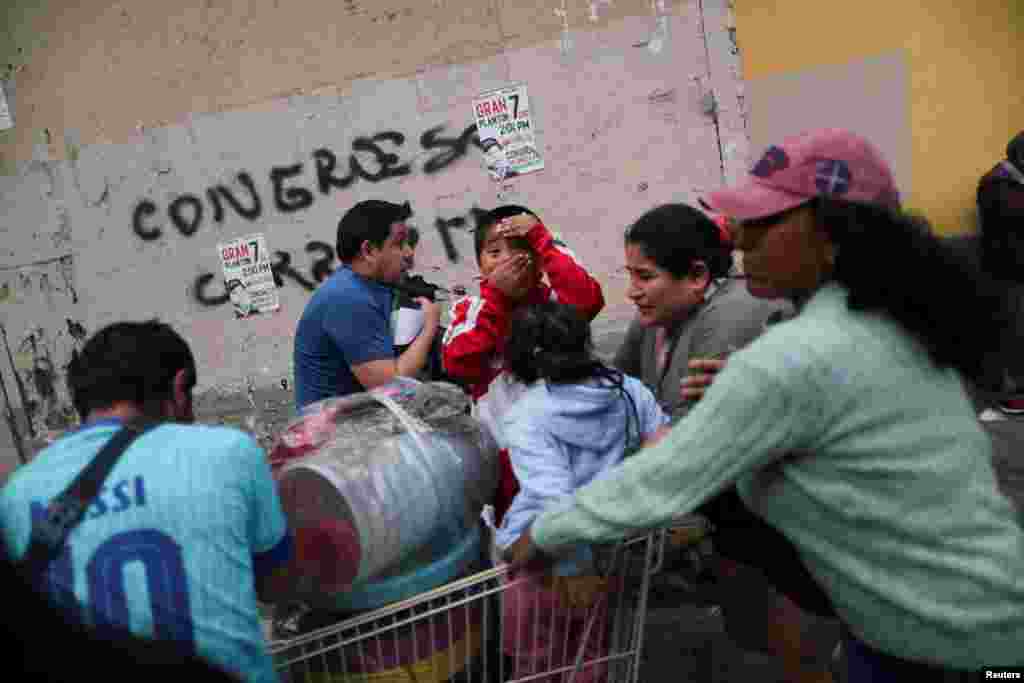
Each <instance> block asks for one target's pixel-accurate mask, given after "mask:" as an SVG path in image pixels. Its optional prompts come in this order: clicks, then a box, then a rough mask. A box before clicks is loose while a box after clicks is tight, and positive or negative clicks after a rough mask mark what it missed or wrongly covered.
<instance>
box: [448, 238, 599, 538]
mask: <svg viewBox="0 0 1024 683" xmlns="http://www.w3.org/2000/svg"><path fill="white" fill-rule="evenodd" d="M526 239H527V240H528V241H529V242H530V247H531V248H532V249H533V251H534V252H535V253H536V254H537V256H539V257H540V266H541V269H542V270H543V272H544V273H545V274H546V275H547V278H548V282H549V283H550V286H549V285H547V284H545V283H543V282H541V283H539V284H538V285H537V287H536V288H534V289H533V291H531V292H530V293H529V295H528V296H527V297H526V299H525V300H524V301H523V302H520V303H519V304H518V305H524V304H534V303H541V302H543V301H558V302H560V303H564V304H570V305H572V306H576V308H577V309H579V310H580V311H581V312H582V313H583V314H584V315H585V316H586V317H587V319H588V320H593V319H594V318H595V317H597V314H598V313H600V312H601V309H602V308H604V295H603V294H602V293H601V285H600V284H598V282H597V280H595V279H594V278H593V276H591V275H590V273H588V272H587V271H586V269H585V268H584V267H583V266H581V265H580V264H579V262H578V261H577V260H576V257H575V255H573V253H572V252H571V251H569V249H568V248H566V246H565V245H564V244H562V243H561V242H559V241H557V240H555V239H554V237H553V236H552V235H551V233H550V232H549V231H548V229H547V228H546V227H544V225H543V224H542V223H538V224H537V225H535V226H534V227H533V228H532V229H531V230H530V232H528V233H527V235H526ZM516 306H517V304H516V303H513V302H512V301H509V299H508V297H506V296H505V295H504V294H503V293H502V292H501V291H500V290H499V289H497V288H496V287H492V286H491V285H490V284H488V283H487V282H486V281H485V282H484V283H483V284H482V285H481V286H480V296H471V297H463V298H461V299H459V300H458V301H456V302H455V304H454V305H453V307H452V321H451V324H450V325H449V326H448V331H447V332H446V333H445V335H444V341H443V353H442V362H443V364H444V369H445V372H447V373H448V374H449V375H450V376H452V377H454V378H456V379H458V380H460V381H462V382H463V383H464V384H465V385H466V386H467V388H468V389H469V392H470V394H471V395H472V397H473V401H474V402H477V401H479V400H480V399H481V398H482V397H483V396H484V395H485V394H486V393H487V389H488V387H489V386H490V385H491V382H493V381H494V379H495V378H496V377H497V376H498V375H500V374H501V371H502V369H503V363H502V352H503V350H504V346H505V339H506V337H507V336H508V325H509V320H510V318H511V314H512V311H513V310H515V308H516ZM503 400H504V399H503ZM507 407H508V406H494V407H492V411H493V413H494V414H498V415H500V413H501V412H503V411H504V410H505V409H506V408H507ZM518 492H519V482H518V480H517V479H516V476H515V472H514V471H513V469H512V461H511V459H510V458H509V455H508V451H506V450H504V449H503V450H502V451H501V458H500V473H499V481H498V491H497V493H496V495H495V498H494V501H493V502H494V508H495V515H496V522H497V524H499V525H500V524H501V520H502V518H503V517H504V516H505V511H506V510H508V507H509V506H510V505H511V504H512V500H513V499H514V498H515V496H516V494H517V493H518Z"/></svg>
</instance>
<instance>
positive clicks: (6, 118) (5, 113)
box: [0, 81, 14, 130]
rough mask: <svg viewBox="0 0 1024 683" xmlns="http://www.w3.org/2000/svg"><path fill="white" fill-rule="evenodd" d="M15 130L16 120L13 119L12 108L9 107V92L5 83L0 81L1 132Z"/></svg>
mask: <svg viewBox="0 0 1024 683" xmlns="http://www.w3.org/2000/svg"><path fill="white" fill-rule="evenodd" d="M9 128H14V119H13V118H12V117H11V108H10V107H9V106H7V90H6V86H5V84H4V83H3V81H0V130H7V129H9Z"/></svg>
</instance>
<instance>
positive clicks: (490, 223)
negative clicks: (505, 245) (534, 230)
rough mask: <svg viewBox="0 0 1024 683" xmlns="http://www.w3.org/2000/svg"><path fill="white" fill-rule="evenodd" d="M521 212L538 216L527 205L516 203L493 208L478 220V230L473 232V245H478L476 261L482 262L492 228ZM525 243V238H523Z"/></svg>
mask: <svg viewBox="0 0 1024 683" xmlns="http://www.w3.org/2000/svg"><path fill="white" fill-rule="evenodd" d="M521 213H526V214H529V215H531V216H533V217H534V218H537V214H535V213H534V212H533V211H530V210H529V209H527V208H526V207H525V206H517V205H516V204H506V205H504V206H499V207H498V208H496V209H491V210H490V211H488V212H487V213H485V214H484V215H483V216H481V217H480V220H479V221H477V224H476V230H475V231H474V232H473V245H474V246H475V247H476V261H477V263H480V254H481V253H483V250H484V242H486V241H487V236H488V235H489V234H491V228H493V227H494V226H495V225H497V224H498V222H499V221H501V220H503V219H505V218H511V217H512V216H518V215H519V214H521ZM523 241H524V243H525V240H523Z"/></svg>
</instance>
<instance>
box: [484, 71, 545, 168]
mask: <svg viewBox="0 0 1024 683" xmlns="http://www.w3.org/2000/svg"><path fill="white" fill-rule="evenodd" d="M473 114H474V116H475V117H476V127H477V134H478V135H479V136H480V144H481V145H482V146H483V148H484V160H485V163H486V166H487V171H488V173H490V175H491V178H493V179H494V180H496V181H499V182H500V181H502V180H505V179H506V178H511V177H513V176H518V175H523V174H526V173H532V172H533V171H539V170H541V169H542V168H544V160H543V159H542V158H541V156H540V152H539V151H538V150H537V141H536V136H535V133H534V128H533V115H532V112H531V110H530V98H529V96H528V95H527V93H526V86H525V85H524V84H521V83H520V84H518V85H513V86H509V87H507V88H501V89H500V90H492V91H490V92H486V93H483V94H482V95H479V96H478V97H477V98H476V99H474V100H473Z"/></svg>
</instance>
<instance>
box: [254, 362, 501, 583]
mask: <svg viewBox="0 0 1024 683" xmlns="http://www.w3.org/2000/svg"><path fill="white" fill-rule="evenodd" d="M468 409H469V399H468V397H466V396H465V394H463V393H462V391H461V390H459V389H458V388H457V387H454V386H452V385H450V384H444V383H440V382H431V383H427V384H422V383H419V382H416V381H414V380H408V379H402V380H399V381H397V382H394V383H392V384H389V385H387V386H385V387H381V388H379V389H376V390H374V391H371V392H367V393H362V394H354V395H352V396H347V397H344V398H337V399H327V400H324V401H320V402H318V403H315V404H312V405H310V406H308V407H307V408H306V409H305V410H303V412H302V414H301V415H300V416H299V417H298V418H297V419H296V420H294V421H293V422H292V423H290V424H289V425H288V426H287V427H286V429H285V431H284V433H283V434H282V435H281V436H280V437H279V439H278V442H277V444H276V446H275V448H274V449H273V451H272V453H271V464H272V466H273V468H274V469H275V471H276V472H275V476H276V477H277V479H278V486H279V490H280V493H281V501H282V504H283V506H284V510H285V514H286V515H287V516H288V520H289V524H290V526H291V528H292V530H293V532H294V533H295V536H296V544H297V551H298V552H297V555H298V558H299V565H300V567H301V568H302V570H303V579H304V581H303V591H304V592H307V591H308V592H310V593H316V594H321V595H323V594H331V593H336V592H339V591H344V590H345V589H347V588H348V587H349V586H351V585H352V584H353V583H360V582H364V581H366V580H368V579H371V578H375V577H380V576H384V575H387V574H388V573H389V571H392V570H394V569H395V568H396V567H399V566H408V564H409V560H410V559H411V556H413V555H414V554H415V553H416V552H417V551H418V550H420V549H423V548H424V544H426V543H427V541H428V540H430V539H431V538H436V537H437V531H438V530H439V529H443V528H447V529H450V530H451V532H452V533H451V534H450V536H451V537H452V538H463V537H465V536H466V534H467V533H468V532H469V530H470V529H472V528H473V527H474V526H475V525H476V524H477V520H478V519H479V516H480V510H481V509H482V507H483V505H484V504H485V503H486V502H488V501H489V500H490V498H491V497H492V495H493V493H494V489H495V487H496V485H497V472H498V449H497V446H496V445H495V443H494V441H493V439H492V438H491V436H490V434H489V432H488V431H487V430H486V429H484V428H483V427H482V426H481V424H480V423H479V422H477V421H476V420H475V419H473V418H472V417H470V416H469V415H468V414H467V412H468Z"/></svg>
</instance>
